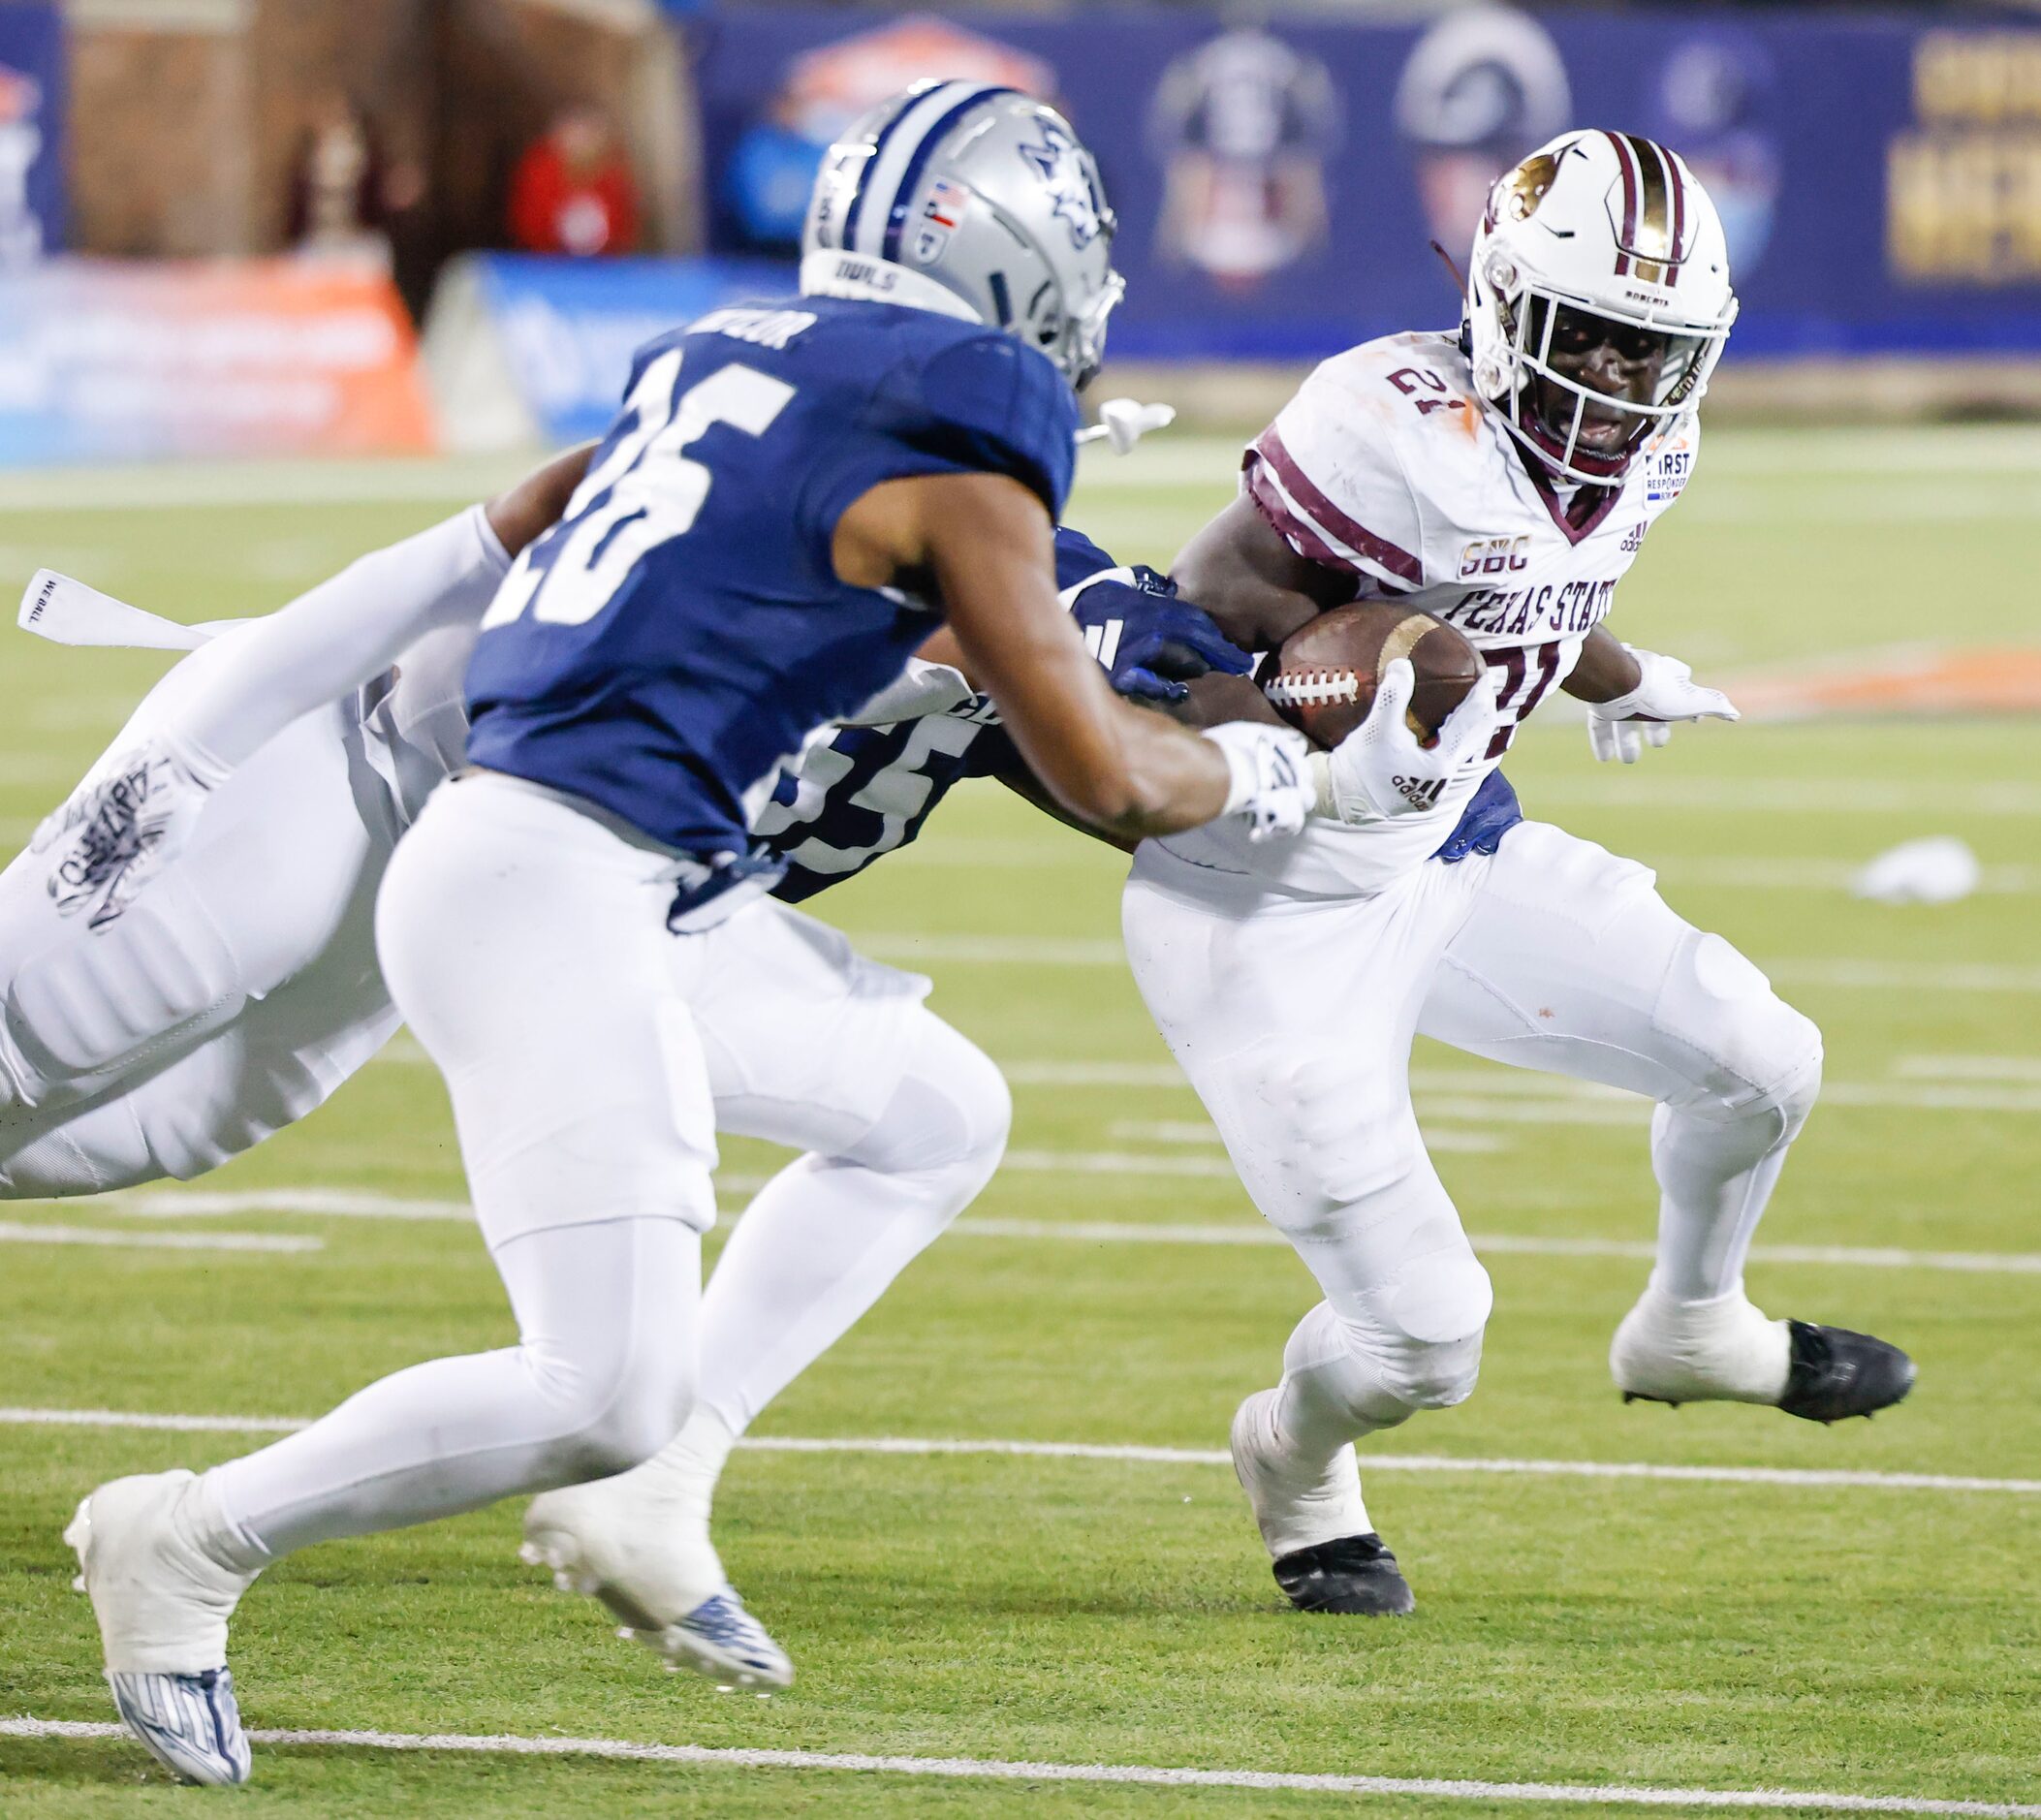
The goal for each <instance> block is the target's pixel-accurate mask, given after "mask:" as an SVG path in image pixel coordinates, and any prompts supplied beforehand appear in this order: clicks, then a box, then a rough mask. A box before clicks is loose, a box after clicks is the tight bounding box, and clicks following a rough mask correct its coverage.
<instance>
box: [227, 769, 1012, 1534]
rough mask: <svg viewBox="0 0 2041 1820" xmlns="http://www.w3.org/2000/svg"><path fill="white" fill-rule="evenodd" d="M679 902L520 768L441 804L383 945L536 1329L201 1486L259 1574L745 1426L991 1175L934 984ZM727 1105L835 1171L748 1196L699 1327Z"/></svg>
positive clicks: (446, 795) (369, 1397)
mask: <svg viewBox="0 0 2041 1820" xmlns="http://www.w3.org/2000/svg"><path fill="white" fill-rule="evenodd" d="M673 894H674V864H673V861H672V860H671V858H670V856H667V855H666V854H664V853H661V852H659V851H657V850H655V849H651V848H649V847H646V846H643V845H639V844H636V843H634V842H633V841H632V840H629V839H626V838H624V837H623V836H622V835H620V834H619V833H617V832H612V830H611V829H610V828H608V827H606V826H604V825H603V824H601V823H599V822H597V821H595V820H593V819H592V818H590V817H589V816H587V815H585V814H582V813H581V812H580V811H578V810H576V809H574V808H571V807H569V806H567V805H566V804H564V803H562V802H561V801H560V800H557V799H556V798H554V797H552V796H550V795H549V794H547V793H544V792H541V791H537V790H534V789H532V788H531V787H529V786H526V785H522V784H519V783H517V782H515V781H514V780H511V779H507V778H501V777H496V776H490V775H487V774H484V775H478V776H473V777H470V778H467V779H464V780H462V781H461V782H459V783H457V784H455V785H452V786H449V787H446V788H443V789H442V790H440V791H439V792H437V793H436V794H435V795H434V796H433V798H432V799H431V800H430V802H428V804H427V805H426V808H425V811H424V814H423V816H422V817H421V818H420V821H419V824H418V826H417V828H416V829H414V830H413V831H412V833H411V834H410V835H409V837H407V839H406V840H405V841H404V843H403V844H402V846H401V847H400V848H399V849H398V852H397V855H396V857H395V859H394V860H393V863H392V864H391V868H390V874H389V878H388V880H387V882H386V885H385V889H384V893H383V897H382V901H381V904H380V906H379V910H378V937H379V946H380V949H381V953H382V958H383V965H384V971H385V976H386V978H387V979H388V981H389V985H390V988H391V991H392V993H393V997H394V998H395V1000H396V1002H397V1004H398V1005H399V1006H401V1007H402V1009H403V1011H404V1014H405V1016H406V1018H407V1020H408V1021H409V1022H410V1024H411V1026H412V1028H413V1030H414V1031H415V1032H416V1033H417V1035H418V1037H419V1040H420V1042H421V1043H423V1044H424V1047H425V1049H426V1050H427V1051H428V1052H429V1053H430V1054H431V1056H432V1058H433V1059H434V1061H435V1062H437V1063H438V1065H439V1067H440V1069H441V1072H442V1073H443V1074H444V1075H445V1076H446V1079H447V1084H448V1088H449V1092H450V1094H451V1097H452V1100H453V1104H454V1114H455V1126H456V1128H457V1131H458V1133H459V1138H460V1144H461V1153H462V1157H463V1160H464V1162H465V1164H466V1167H467V1173H468V1179H469V1184H470V1187H471V1190H472V1193H473V1196H474V1202H475V1208H476V1214H477V1218H478V1220H479V1222H480V1224H481V1227H482V1231H483V1235H484V1238H485V1239H486V1240H487V1243H488V1246H489V1249H490V1253H491V1256H492V1257H493V1258H494V1260H495V1262H496V1264H497V1267H498V1269H499V1270H500V1271H501V1272H502V1274H503V1277H504V1282H505V1286H506V1288H507V1289H508V1291H509V1293H510V1299H511V1303H512V1308H513V1311H514V1313H515V1314H516V1316H517V1318H518V1331H519V1335H520V1343H519V1344H518V1346H515V1347H510V1348H507V1349H505V1350H503V1351H500V1352H494V1353H486V1354H480V1355H476V1356H473V1357H469V1358H464V1359H451V1360H440V1361H436V1362H434V1363H432V1364H429V1365H419V1366H415V1367H413V1368H412V1369H410V1370H408V1371H403V1372H399V1373H397V1374H396V1375H395V1376H393V1377H391V1378H386V1379H384V1380H383V1381H382V1382H381V1383H378V1384H375V1385H371V1386H370V1387H369V1388H368V1389H367V1390H365V1391H363V1392H361V1394H360V1395H358V1396H355V1397H353V1398H351V1399H350V1400H349V1401H348V1402H346V1403H344V1404H342V1405H341V1406H340V1407H339V1408H338V1409H336V1410H335V1411H333V1413H332V1414H331V1415H330V1416H328V1417H327V1418H325V1419H324V1420H323V1421H321V1422H319V1423H317V1424H315V1425H314V1426H313V1427H312V1428H308V1429H306V1430H304V1431H303V1432H302V1433H299V1434H297V1435H293V1436H291V1437H289V1438H288V1439H287V1440H284V1441H282V1442H279V1443H278V1444H277V1445H275V1446H273V1447H269V1448H266V1449H264V1450H263V1451H262V1452H260V1453H258V1454H254V1455H250V1456H248V1457H246V1458H244V1459H239V1460H235V1461H232V1462H230V1463H229V1464H227V1465H226V1466H223V1467H219V1468H216V1469H215V1470H214V1471H213V1472H212V1473H210V1474H208V1475H207V1491H208V1495H209V1498H210V1501H211V1504H212V1506H213V1508H214V1509H215V1510H216V1511H217V1512H218V1513H219V1515H220V1516H221V1518H222V1519H223V1520H224V1522H225V1523H226V1525H227V1526H228V1529H229V1531H230V1533H231V1534H233V1535H234V1536H235V1539H236V1541H237V1543H238V1545H239V1547H238V1549H237V1550H236V1551H235V1555H234V1557H235V1559H236V1560H237V1561H238V1562H239V1563H240V1564H243V1565H248V1564H255V1563H259V1562H260V1561H261V1560H264V1559H267V1558H270V1557H272V1556H274V1555H276V1554H280V1553H287V1552H289V1551H291V1550H294V1549H298V1548H301V1547H304V1546H305V1545H306V1544H307V1543H310V1542H315V1541H320V1540H324V1539H328V1538H330V1537H334V1536H342V1535H358V1534H363V1533H367V1532H369V1531H372V1530H378V1529H385V1528H393V1527H397V1526H401V1525H404V1524H408V1523H413V1522H424V1521H425V1520H427V1519H430V1518H433V1517H438V1516H443V1515H448V1514H451V1513H453V1512H456V1511H461V1510H467V1509H472V1508H475V1507H476V1506H478V1505H481V1504H485V1503H488V1502H490V1501H492V1500H494V1499H496V1498H499V1497H502V1496H505V1495H508V1494H510V1493H513V1492H518V1491H540V1490H544V1489H547V1488H548V1487H551V1486H556V1485H565V1484H573V1483H578V1482H581V1481H584V1480H587V1479H592V1478H599V1477H603V1476H606V1475H608V1474H611V1473H614V1472H619V1471H622V1470H624V1469H625V1468H627V1467H629V1466H632V1465H635V1464H637V1463H638V1462H639V1461H640V1460H642V1459H646V1458H647V1457H649V1456H650V1455H651V1454H652V1453H654V1452H656V1451H657V1450H658V1449H659V1448H660V1447H661V1446H663V1445H664V1444H665V1443H666V1442H667V1441H668V1440H670V1439H671V1438H672V1437H673V1435H674V1434H675V1431H676V1430H677V1429H678V1428H679V1426H680V1423H681V1422H682V1420H683V1419H684V1418H685V1416H686V1414H687V1412H688V1409H689V1407H690V1406H691V1404H692V1403H693V1401H694V1399H695V1398H696V1396H697V1395H698V1392H704V1391H706V1394H707V1396H709V1398H710V1399H711V1401H712V1406H713V1407H716V1408H717V1409H718V1411H719V1413H722V1414H723V1416H724V1419H725V1420H726V1422H728V1423H729V1425H730V1426H731V1427H732V1428H742V1427H743V1426H744V1424H745V1423H746V1422H747V1421H748V1420H749V1417H750V1415H751V1414H752V1413H754V1412H755V1410H756V1408H757V1407H759V1406H762V1404H763V1403H764V1402H765V1401H766V1400H768V1399H769V1397H770V1396H772V1395H774V1394H775V1393H776V1392H777V1391H778V1389H779V1388H780V1387H781V1386H782V1385H783V1384H784V1383H785V1382H786V1381H787V1379H788V1378H790V1377H791V1376H793V1375H794V1374H795V1373H796V1372H797V1371H799V1370H800V1369H801V1367H802V1366H803V1365H806V1364H807V1363H808V1362H809V1361H810V1360H811V1359H813V1358H814V1357H815V1356H816V1355H817V1354H819V1353H820V1352H821V1351H823V1350H824V1349H825V1348H826V1347H827V1346H829V1345H830V1344H831V1343H832V1342H833V1341H834V1339H835V1338H836V1337H837V1336H838V1335H840V1334H841V1333H842V1332H843V1330H844V1329H845V1328H847V1327H848V1326H849V1325H850V1324H851V1322H852V1321H854V1320H855V1319H856V1318H857V1316H858V1315H859V1314H860V1313H862V1312H863V1309H864V1308H865V1307H867V1306H869V1304H870V1302H872V1301H873V1300H874V1299H876V1297H877V1296H878V1294H879V1293H880V1291H881V1290H883V1288H884V1287H885V1285H886V1283H887V1282H888V1281H890V1280H891V1278H892V1277H893V1275H894V1274H895V1273H896V1272H897V1271H898V1270H899V1269H900V1268H901V1266H902V1265H904V1264H905V1262H906V1261H907V1260H908V1259H909V1258H911V1257H912V1256H913V1255H914V1254H915V1252H917V1251H919V1250H920V1249H921V1248H922V1246H923V1245H925V1244H926V1243H927V1242H928V1240H929V1239H933V1238H934V1237H935V1235H936V1233H938V1232H939V1231H940V1230H941V1229H942V1227H943V1225H945V1224H946V1223H947V1222H948V1220H949V1219H950V1218H951V1217H952V1216H953V1215H954V1214H955V1213H956V1212H957V1211H958V1208H961V1207H962V1206H963V1205H964V1203H965V1202H967V1201H968V1200H969V1199H970V1197H971V1196H972V1195H973V1194H975V1193H976V1191H977V1189H978V1188H979V1187H980V1186H981V1185H982V1184H983V1183H984V1181H985V1180H986V1178H987V1177H989V1175H990V1174H991V1172H992V1169H993V1168H994V1167H995V1166H996V1163H997V1160H998V1156H999V1153H1000V1151H1001V1149H1002V1148H1003V1146H1004V1143H1005V1135H1006V1125H1007V1118H1008V1108H1007V1101H1006V1095H1005V1088H1004V1083H1001V1082H1000V1080H999V1078H998V1075H997V1073H996V1071H995V1070H993V1068H992V1066H991V1064H990V1063H989V1062H988V1061H987V1060H986V1059H985V1058H984V1057H983V1056H982V1055H980V1054H979V1053H978V1052H977V1051H975V1050H974V1049H972V1048H971V1046H970V1045H969V1044H967V1043H966V1042H964V1040H963V1039H962V1038H961V1037H958V1036H957V1035H956V1034H955V1033H954V1032H952V1031H950V1030H948V1029H947V1027H946V1026H943V1025H941V1024H940V1023H939V1022H938V1021H937V1020H935V1019H934V1018H932V1017H931V1016H930V1015H929V1014H928V1013H927V1012H926V1010H925V1009H924V1008H923V1007H922V1005H921V1002H920V1000H921V995H922V993H923V992H924V991H926V982H924V981H920V980H918V979H915V978H914V977H913V976H909V975H904V974H898V973H895V972H894V971H893V970H892V969H889V968H883V967H877V966H874V965H872V964H871V963H869V962H866V961H863V960H862V959H861V958H859V957H857V956H856V955H855V954H854V953H853V952H852V951H851V949H850V948H849V945H848V944H847V943H846V942H845V941H844V940H843V938H842V937H841V936H839V935H837V934H835V932H834V931H832V930H829V929H826V928H824V927H823V926H821V925H818V924H815V923H813V922H811V921H810V920H809V919H807V918H805V917H801V916H799V915H797V914H796V913H794V912H792V911H789V910H785V909H783V908H782V907H780V906H778V905H774V904H769V903H756V904H752V905H748V906H746V907H745V908H743V909H741V910H739V911H738V912H737V913H736V914H735V915H734V916H733V917H732V918H731V919H730V920H729V921H727V922H725V923H724V924H722V925H720V926H716V927H714V928H711V929H708V930H706V931H705V932H703V933H700V934H696V935H689V936H675V935H673V934H671V933H669V932H668V930H667V928H666V915H667V910H668V906H669V904H670V903H671V900H672V897H673ZM719 1116H720V1117H721V1118H722V1119H723V1120H724V1122H725V1123H726V1125H727V1126H728V1127H729V1128H730V1129H733V1130H739V1131H744V1132H749V1133H754V1134H756V1135H759V1136H762V1137H769V1138H774V1139H777V1140H778V1141H780V1142H788V1143H796V1144H805V1145H809V1146H810V1147H811V1149H813V1150H815V1151H816V1152H818V1153H817V1154H813V1155H809V1156H806V1157H803V1158H801V1160H800V1161H798V1162H796V1163H794V1164H792V1165H791V1166H790V1167H789V1168H788V1169H787V1170H786V1171H784V1172H782V1174H781V1175H780V1176H779V1177H775V1178H774V1180H773V1181H772V1182H771V1183H770V1184H769V1185H768V1187H767V1188H766V1189H765V1191H764V1192H763V1193H762V1194H761V1195H760V1196H759V1198H758V1200H757V1201H756V1202H754V1204H753V1207H752V1209H751V1210H750V1211H749V1212H748V1213H747V1214H746V1216H745V1218H744V1220H743V1222H742V1224H741V1225H740V1227H739V1229H738V1237H737V1238H736V1239H733V1241H732V1243H731V1246H730V1249H729V1253H728V1255H726V1257H725V1259H724V1260H723V1263H722V1265H721V1267H720V1268H719V1269H718V1271H717V1272H716V1278H715V1285H714V1287H713V1288H712V1290H711V1292H710V1296H709V1298H708V1304H709V1305H708V1306H707V1307H706V1308H705V1309H703V1310H701V1311H700V1313H699V1315H698V1310H697V1308H696V1305H695V1297H696V1294H697V1284H698V1279H699V1269H700V1257H699V1244H700V1234H701V1233H702V1232H703V1231H704V1230H706V1227H707V1226H708V1225H709V1224H710V1223H711V1222H712V1220H713V1218H714V1200H713V1193H712V1190H711V1187H710V1183H709V1172H710V1170H711V1169H712V1168H713V1166H714V1163H715V1156H716V1151H715V1127H716V1122H717V1119H718V1117H719ZM726 1278H727V1282H726ZM705 1331H706V1334H707V1337H708V1339H709V1343H710V1345H711V1347H712V1351H711V1353H710V1356H709V1364H708V1366H707V1368H706V1369H698V1364H697V1361H698V1356H699V1351H700V1342H701V1340H702V1337H703V1334H704V1333H705Z"/></svg>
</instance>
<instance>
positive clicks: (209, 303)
mask: <svg viewBox="0 0 2041 1820" xmlns="http://www.w3.org/2000/svg"><path fill="white" fill-rule="evenodd" d="M434 443H435V438H434V434H433V425H432V419H431V414H430V412H429V410H428V408H427V405H426V400H425V393H424V387H423V384H422V383H421V379H420V375H419V371H418V359H417V345H416V341H415V338H414V336H413V334H412V331H411V323H410V319H409V318H408V317H407V316H406V315H405V313H404V307H403V304H402V303H401V302H400V301H399V300H398V298H397V295H396V293H395V291H394V290H393V288H392V286H391V284H390V281H389V279H388V278H386V277H384V276H382V275H380V274H378V273H374V272H366V271H353V270H347V269H342V268H337V267H330V266H313V265H304V264H299V263H298V262H296V261H291V260H264V261H246V262H241V261H223V262H219V263H216V264H214V263H207V264H200V265H129V264H125V263H116V262H101V261H94V260H70V259H58V260H46V261H44V262H42V263H41V264H40V265H36V266H32V267H26V268H25V269H23V270H21V271H18V272H16V273H14V274H12V275H11V276H10V277H8V278H7V279H6V280H5V281H4V282H0V462H6V461H12V462H21V461H84V460H105V459H135V460H139V459H145V458H150V457H155V456H164V455H267V454H311V455H368V454H385V453H398V452H418V451H424V450H429V449H431V448H432V447H433V446H434Z"/></svg>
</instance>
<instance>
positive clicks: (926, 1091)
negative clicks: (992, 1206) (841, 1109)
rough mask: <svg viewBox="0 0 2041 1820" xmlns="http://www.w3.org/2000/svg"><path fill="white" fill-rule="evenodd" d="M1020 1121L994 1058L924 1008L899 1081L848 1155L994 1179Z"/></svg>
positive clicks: (898, 1167) (893, 1169)
mask: <svg viewBox="0 0 2041 1820" xmlns="http://www.w3.org/2000/svg"><path fill="white" fill-rule="evenodd" d="M1013 1122H1014V1098H1013V1094H1012V1092H1011V1091H1010V1090H1009V1088H1008V1086H1007V1084H1006V1077H1005V1076H1004V1075H1002V1074H1001V1073H1000V1072H999V1070H998V1068H997V1067H995V1066H994V1065H993V1062H992V1059H991V1057H990V1056H989V1055H988V1054H986V1052H985V1051H983V1050H981V1049H980V1048H979V1047H978V1046H977V1045H976V1044H975V1043H973V1042H971V1041H970V1040H969V1039H968V1038H967V1037H964V1036H960V1035H959V1034H958V1032H957V1031H955V1030H953V1029H952V1028H951V1027H950V1026H949V1025H948V1024H947V1023H945V1022H944V1021H943V1020H941V1019H940V1018H938V1017H936V1016H935V1014H934V1013H933V1012H928V1011H918V1012H917V1013H916V1022H915V1030H914V1036H913V1041H912V1046H911V1048H910V1051H909V1053H908V1059H907V1063H906V1066H905V1067H904V1068H903V1069H902V1070H901V1072H900V1082H899V1085H898V1086H897V1087H895V1089H894V1094H893V1098H892V1099H891V1100H890V1101H888V1102H887V1106H886V1110H885V1112H883V1113H882V1114H880V1115H879V1120H878V1122H877V1123H876V1124H875V1125H873V1126H872V1128H871V1129H870V1130H869V1131H867V1132H866V1133H865V1134H864V1136H863V1137H862V1138H860V1139H859V1140H858V1142H857V1143H856V1144H855V1145H852V1146H851V1147H850V1148H849V1149H848V1150H846V1151H845V1152H844V1153H843V1154H844V1157H845V1159H846V1160H848V1161H850V1162H855V1163H862V1164H863V1165H864V1167H865V1168H867V1169H877V1170H883V1171H885V1172H886V1173H887V1174H889V1175H895V1174H905V1173H908V1172H920V1171H927V1170H943V1169H953V1168H961V1167H965V1166H969V1167H971V1168H973V1169H982V1171H983V1178H989V1177H990V1176H991V1173H992V1171H993V1170H994V1169H995V1168H997V1167H998V1163H999V1158H1000V1156H1001V1155H1002V1154H1003V1153H1004V1151H1005V1149H1006V1138H1007V1133H1008V1131H1009V1130H1010V1129H1011V1128H1012V1126H1013Z"/></svg>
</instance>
